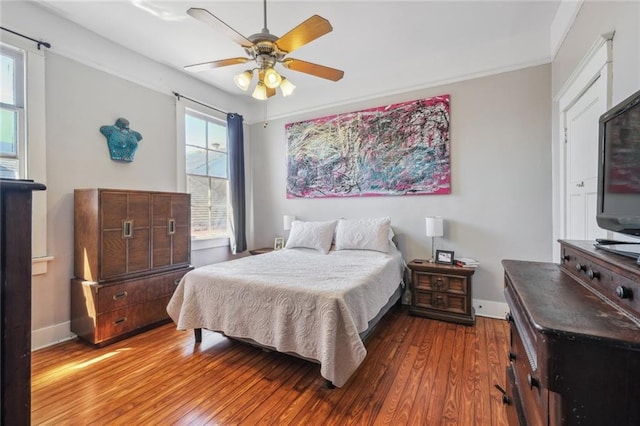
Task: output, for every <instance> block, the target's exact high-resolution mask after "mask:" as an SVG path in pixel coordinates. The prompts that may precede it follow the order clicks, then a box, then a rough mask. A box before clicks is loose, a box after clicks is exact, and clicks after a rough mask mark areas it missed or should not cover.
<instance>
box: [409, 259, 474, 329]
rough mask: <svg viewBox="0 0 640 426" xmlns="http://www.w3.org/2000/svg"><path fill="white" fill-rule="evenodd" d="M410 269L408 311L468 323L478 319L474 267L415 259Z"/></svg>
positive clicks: (471, 323)
mask: <svg viewBox="0 0 640 426" xmlns="http://www.w3.org/2000/svg"><path fill="white" fill-rule="evenodd" d="M407 266H408V267H409V269H411V307H410V308H409V313H410V314H411V315H418V316H423V317H427V318H433V319H437V320H442V321H450V322H456V323H460V324H465V325H474V324H475V323H476V317H475V310H474V309H473V305H472V302H471V294H472V285H471V276H472V275H473V273H474V272H475V270H474V269H473V268H463V267H460V266H453V265H443V264H440V263H431V262H429V261H427V260H420V259H415V260H412V261H411V262H409V264H408V265H407Z"/></svg>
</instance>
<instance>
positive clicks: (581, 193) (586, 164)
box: [565, 76, 607, 240]
mask: <svg viewBox="0 0 640 426" xmlns="http://www.w3.org/2000/svg"><path fill="white" fill-rule="evenodd" d="M606 90H607V88H606V81H605V78H603V77H602V76H601V77H598V78H597V79H596V80H595V81H594V82H593V84H592V85H591V86H590V87H589V88H588V89H587V90H586V91H585V92H584V93H583V94H582V95H581V96H580V98H579V99H578V100H577V101H576V102H575V103H574V104H573V106H571V107H570V108H569V109H567V110H566V112H565V134H566V142H565V143H566V147H565V148H566V151H565V152H566V155H565V161H566V164H565V167H566V168H565V171H566V179H565V182H566V190H565V194H566V200H565V206H566V209H565V213H566V217H565V223H566V228H565V229H566V230H567V238H569V239H572V240H595V239H596V238H605V237H606V231H604V230H602V229H600V228H599V227H598V225H597V224H596V208H597V199H598V119H599V118H600V116H601V115H602V114H603V113H604V112H605V111H606V110H607V98H606Z"/></svg>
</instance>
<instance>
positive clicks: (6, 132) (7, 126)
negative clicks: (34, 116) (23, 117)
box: [0, 108, 18, 157]
mask: <svg viewBox="0 0 640 426" xmlns="http://www.w3.org/2000/svg"><path fill="white" fill-rule="evenodd" d="M17 146H18V113H17V112H16V111H11V110H8V109H4V108H0V155H2V156H11V157H15V156H16V155H17Z"/></svg>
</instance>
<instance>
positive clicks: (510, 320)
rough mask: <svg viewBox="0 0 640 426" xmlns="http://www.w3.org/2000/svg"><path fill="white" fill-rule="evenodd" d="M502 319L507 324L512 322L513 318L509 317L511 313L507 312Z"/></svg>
mask: <svg viewBox="0 0 640 426" xmlns="http://www.w3.org/2000/svg"><path fill="white" fill-rule="evenodd" d="M504 319H506V320H507V322H513V316H511V312H507V315H505V317H504Z"/></svg>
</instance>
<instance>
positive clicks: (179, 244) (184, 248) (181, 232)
mask: <svg viewBox="0 0 640 426" xmlns="http://www.w3.org/2000/svg"><path fill="white" fill-rule="evenodd" d="M190 246H191V228H190V227H185V226H182V227H178V228H177V230H176V233H175V234H174V235H173V259H172V260H173V264H179V263H186V264H188V263H189V262H190V260H191V259H190V258H189V252H190Z"/></svg>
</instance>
